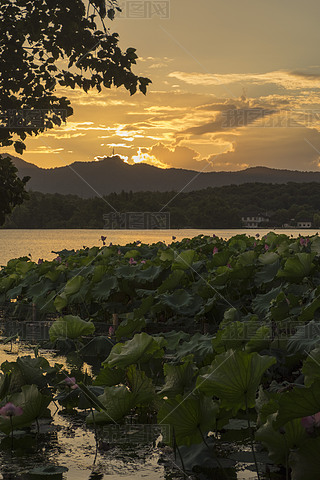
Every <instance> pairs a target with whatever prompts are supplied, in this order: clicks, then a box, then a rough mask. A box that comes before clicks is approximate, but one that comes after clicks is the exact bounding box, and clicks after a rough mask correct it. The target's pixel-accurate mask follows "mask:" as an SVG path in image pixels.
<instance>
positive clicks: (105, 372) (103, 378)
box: [93, 365, 126, 387]
mask: <svg viewBox="0 0 320 480" xmlns="http://www.w3.org/2000/svg"><path fill="white" fill-rule="evenodd" d="M125 379H126V374H125V370H123V369H120V368H111V367H109V365H104V367H103V368H102V369H101V370H100V372H99V373H98V375H97V377H96V379H95V380H94V382H93V384H94V385H97V386H104V387H112V386H113V385H119V383H124V382H125Z"/></svg>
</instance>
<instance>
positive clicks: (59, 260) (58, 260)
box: [55, 255, 62, 263]
mask: <svg viewBox="0 0 320 480" xmlns="http://www.w3.org/2000/svg"><path fill="white" fill-rule="evenodd" d="M55 261H56V262H58V263H61V262H62V258H61V257H60V255H58V257H56V258H55Z"/></svg>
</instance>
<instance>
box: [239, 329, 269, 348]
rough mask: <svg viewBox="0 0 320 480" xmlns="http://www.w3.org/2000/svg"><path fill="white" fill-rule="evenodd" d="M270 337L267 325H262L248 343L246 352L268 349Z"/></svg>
mask: <svg viewBox="0 0 320 480" xmlns="http://www.w3.org/2000/svg"><path fill="white" fill-rule="evenodd" d="M271 337H272V335H271V328H270V327H268V326H267V325H262V326H261V327H259V328H258V330H257V331H256V333H255V334H254V335H253V336H252V337H251V338H250V340H249V341H248V343H247V345H246V347H245V349H246V351H247V352H260V351H261V350H266V349H268V347H269V346H270V343H271Z"/></svg>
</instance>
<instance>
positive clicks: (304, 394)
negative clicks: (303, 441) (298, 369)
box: [276, 380, 320, 428]
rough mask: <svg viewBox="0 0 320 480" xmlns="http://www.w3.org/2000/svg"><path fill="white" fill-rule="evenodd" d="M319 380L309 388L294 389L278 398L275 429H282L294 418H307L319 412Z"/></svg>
mask: <svg viewBox="0 0 320 480" xmlns="http://www.w3.org/2000/svg"><path fill="white" fill-rule="evenodd" d="M319 398H320V380H316V381H314V382H313V384H312V385H311V386H310V387H307V388H306V387H303V388H301V387H295V388H294V389H293V390H291V391H288V392H284V393H282V394H281V395H280V398H279V411H278V416H277V419H276V428H280V427H282V426H283V425H284V424H286V423H287V422H290V421H291V420H294V419H295V418H300V419H301V418H303V417H308V416H309V415H314V414H315V413H318V412H319V411H320V404H319Z"/></svg>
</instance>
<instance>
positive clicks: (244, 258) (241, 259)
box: [237, 250, 257, 267]
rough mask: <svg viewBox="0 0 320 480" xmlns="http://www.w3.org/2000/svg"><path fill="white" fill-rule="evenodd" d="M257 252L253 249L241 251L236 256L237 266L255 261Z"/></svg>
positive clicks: (251, 263) (243, 265) (246, 265)
mask: <svg viewBox="0 0 320 480" xmlns="http://www.w3.org/2000/svg"><path fill="white" fill-rule="evenodd" d="M256 259H257V254H256V253H255V252H254V251H253V250H249V251H248V252H243V253H241V255H239V256H238V259H237V266H241V267H249V266H251V265H253V264H254V263H255V262H256Z"/></svg>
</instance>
